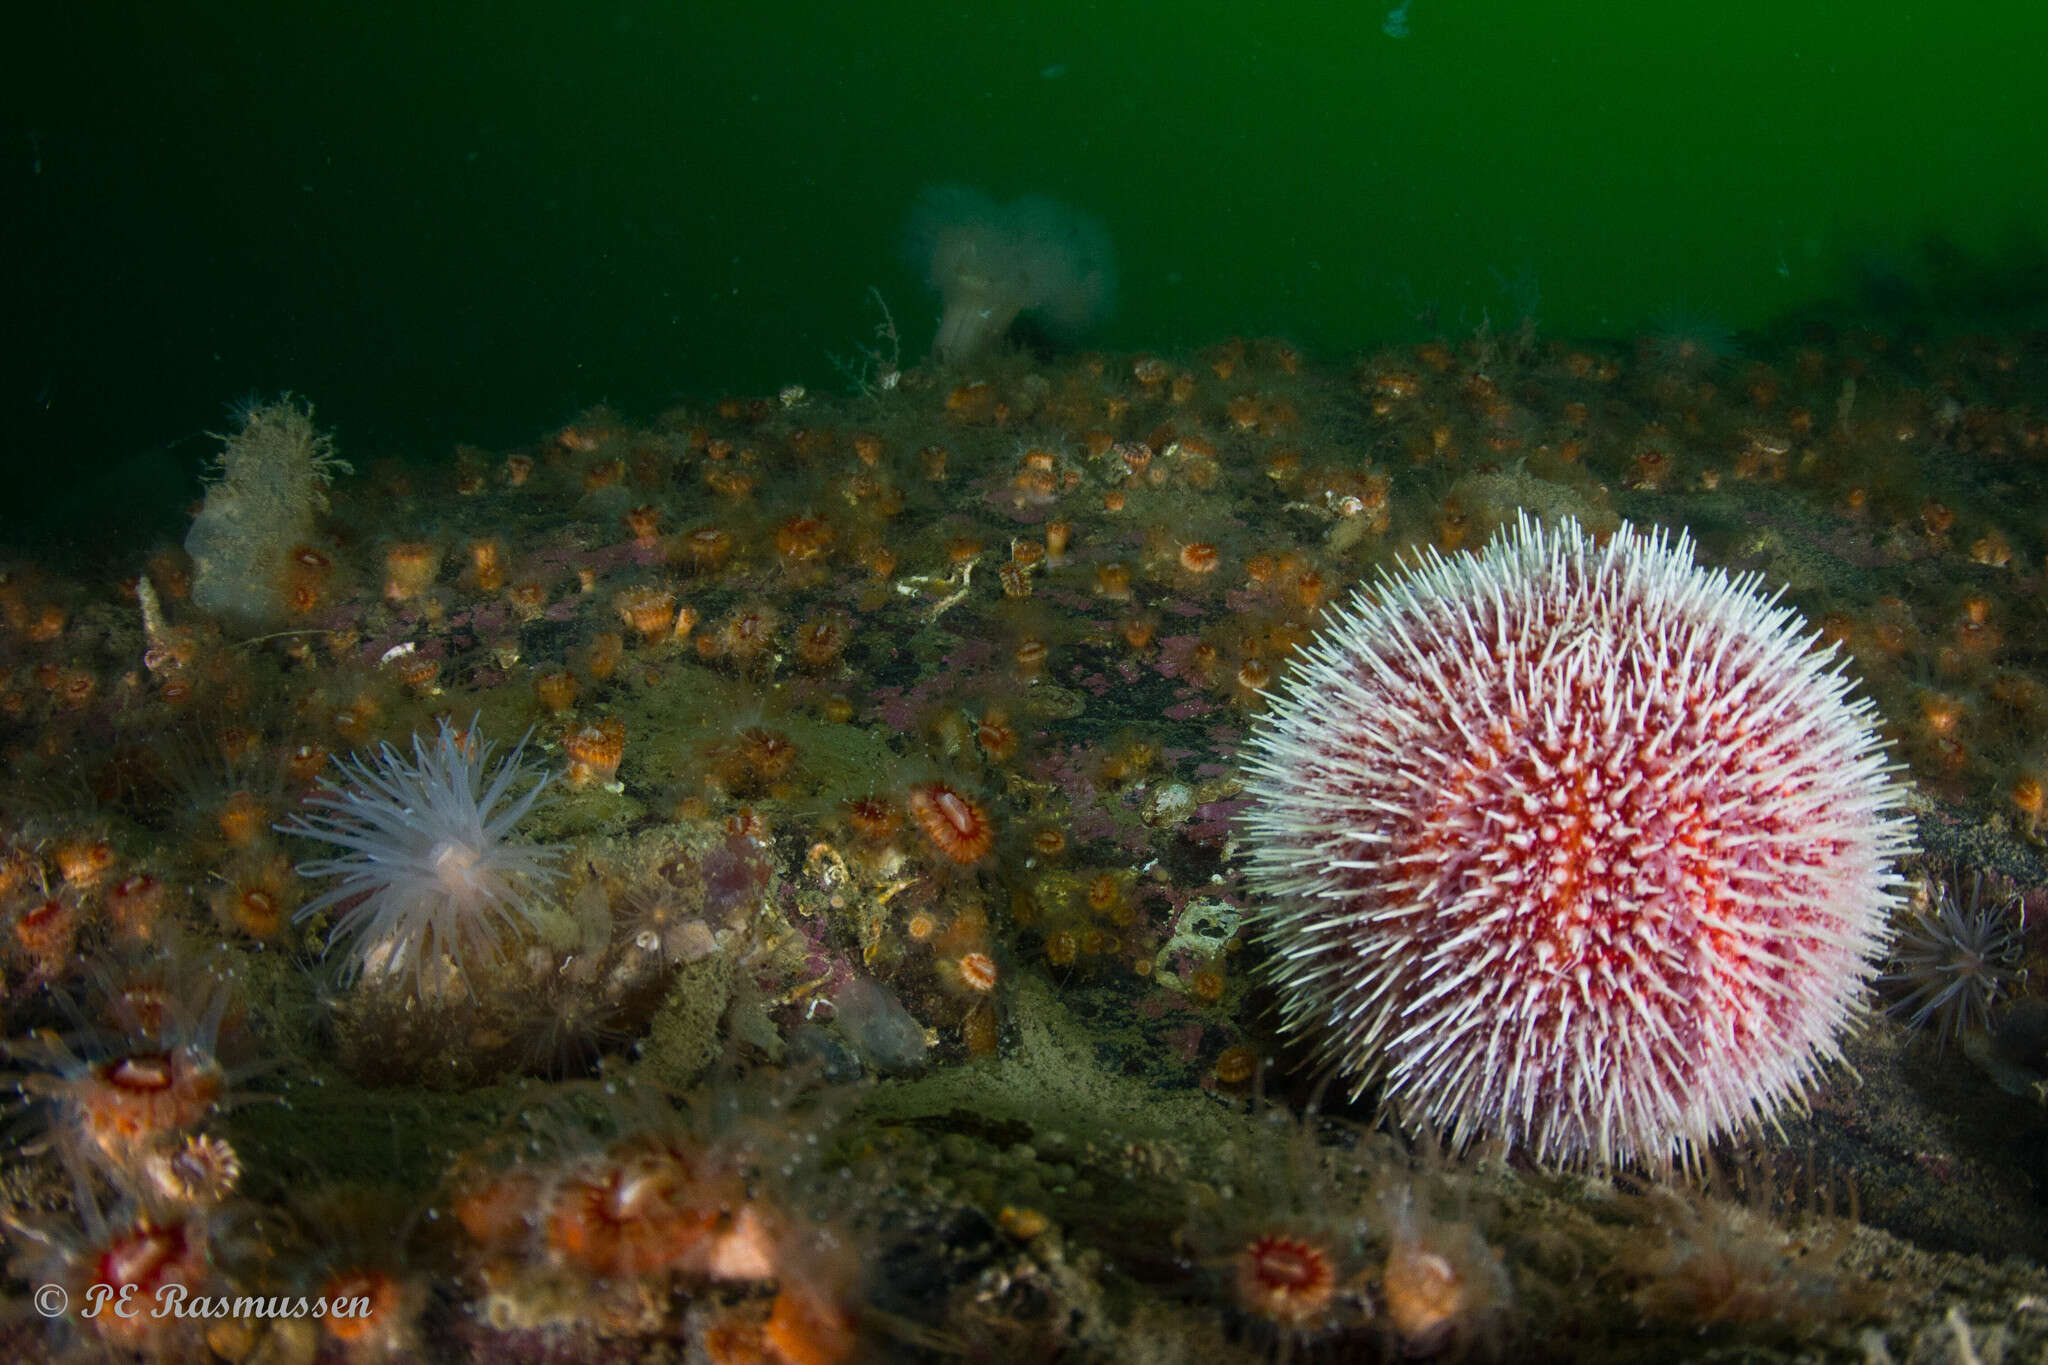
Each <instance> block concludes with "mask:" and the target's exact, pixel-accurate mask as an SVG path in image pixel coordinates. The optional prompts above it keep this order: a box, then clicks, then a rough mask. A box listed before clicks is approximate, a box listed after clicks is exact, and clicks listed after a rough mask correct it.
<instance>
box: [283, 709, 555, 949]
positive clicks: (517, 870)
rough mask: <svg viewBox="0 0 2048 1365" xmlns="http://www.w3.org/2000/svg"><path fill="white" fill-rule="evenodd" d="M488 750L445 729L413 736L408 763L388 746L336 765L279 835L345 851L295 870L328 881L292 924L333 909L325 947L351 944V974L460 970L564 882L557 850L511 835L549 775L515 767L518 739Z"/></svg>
mask: <svg viewBox="0 0 2048 1365" xmlns="http://www.w3.org/2000/svg"><path fill="white" fill-rule="evenodd" d="M472 728H474V722H472ZM494 748H496V745H494V744H485V743H480V742H478V741H477V740H476V739H475V738H474V737H473V736H471V735H466V734H461V733H458V732H457V731H456V730H455V729H454V728H453V727H452V726H450V725H449V724H448V722H447V721H446V720H443V721H442V722H441V730H440V735H439V737H438V738H437V739H436V740H435V741H434V742H433V743H431V744H429V743H428V742H426V741H425V740H423V739H422V738H421V737H420V736H419V735H417V734H415V735H414V736H413V737H412V753H413V757H412V761H411V762H407V761H406V759H405V757H404V756H403V755H402V754H400V753H399V752H398V751H397V750H396V749H393V748H392V747H391V746H390V745H389V744H385V745H383V746H382V747H381V750H380V752H379V753H378V754H377V755H376V756H375V757H374V758H363V757H353V758H341V757H337V758H336V759H335V760H334V766H335V767H336V768H338V769H339V770H340V772H341V780H339V781H336V780H334V779H332V778H327V777H323V778H321V779H320V789H319V790H318V791H315V792H313V793H311V794H310V795H308V796H307V797H306V799H305V806H306V808H307V809H306V810H305V811H304V812H302V813H301V814H298V815H294V816H293V817H292V818H291V819H289V820H286V821H284V822H283V823H282V824H280V825H278V826H277V828H278V829H279V830H280V831H281V832H283V833H286V834H297V835H301V836H303V837H305V838H308V839H317V840H320V841H321V842H323V843H328V844H333V845H335V846H336V847H338V848H340V849H342V850H344V851H343V852H342V853H341V855H340V856H338V857H333V858H319V859H315V860H313V861H311V862H303V863H300V864H299V865H298V873H299V875H300V876H301V877H316V878H317V877H332V878H335V879H336V881H335V882H334V884H333V885H332V886H330V887H329V888H328V889H327V890H326V891H324V892H322V893H321V894H320V895H318V896H316V897H314V898H313V899H312V900H310V901H308V902H306V904H305V905H303V906H301V907H300V909H299V911H298V913H297V914H296V915H295V916H294V917H293V918H294V919H295V920H301V921H303V920H305V919H308V918H310V917H312V916H314V915H317V914H319V913H320V912H321V911H323V910H328V909H332V908H335V907H340V908H341V913H340V914H339V915H338V916H337V917H336V919H335V921H334V925H333V927H332V928H331V929H330V930H329V931H328V935H327V944H328V947H329V949H330V950H331V949H332V948H333V947H334V946H335V945H336V944H338V943H343V942H346V943H348V944H349V946H350V949H351V951H352V952H353V954H354V958H353V961H351V962H350V963H348V964H347V966H346V968H345V970H346V972H347V973H348V974H349V975H354V974H355V973H357V972H359V971H360V972H364V973H366V974H367V975H370V976H387V977H388V976H396V975H397V974H398V973H400V972H401V971H403V970H405V969H406V968H407V967H410V968H411V970H412V973H413V977H414V980H415V983H417V981H418V979H419V973H420V969H421V967H422V966H423V965H425V964H429V963H432V962H435V961H437V960H438V959H439V958H441V957H447V958H448V959H450V960H451V961H453V962H454V963H455V964H456V965H457V966H458V967H464V968H467V967H468V966H470V965H472V964H473V963H474V962H475V961H476V959H477V958H478V956H479V955H489V954H495V953H496V951H497V948H498V942H499V938H500V935H501V931H502V930H503V929H505V928H508V927H509V928H510V929H512V930H513V931H514V933H518V932H519V931H521V930H522V929H524V928H526V927H528V926H530V925H531V924H532V923H533V920H534V918H535V916H536V914H537V912H538V909H539V907H538V906H537V904H536V897H538V896H541V895H543V894H544V893H545V892H546V890H547V889H548V887H549V885H550V884H551V883H553V882H554V881H555V880H556V879H557V878H558V877H560V876H561V875H562V874H561V872H560V870H559V869H558V868H556V867H555V865H554V863H555V859H556V858H557V856H558V855H559V853H560V849H559V848H555V847H552V846H547V845H540V844H530V843H524V842H521V841H519V840H517V839H514V838H513V837H512V834H513V830H514V828H515V827H516V826H517V825H518V824H519V822H520V821H521V820H522V819H524V818H525V817H526V814H527V812H529V811H530V810H532V809H533V805H534V802H536V801H537V800H539V799H540V796H541V793H542V792H543V791H544V790H546V788H547V785H548V782H549V780H550V778H551V777H552V776H553V774H551V773H548V772H545V771H543V770H541V769H540V768H538V767H536V766H532V765H528V764H526V763H525V762H524V761H523V759H524V755H525V751H526V741H525V740H524V739H522V740H520V742H519V743H518V744H517V745H516V746H514V748H513V750H512V752H511V753H509V754H506V755H505V756H504V757H503V758H501V759H499V760H498V761H497V762H496V763H495V764H493V763H492V762H491V752H492V750H493V749H494ZM515 793H516V794H515Z"/></svg>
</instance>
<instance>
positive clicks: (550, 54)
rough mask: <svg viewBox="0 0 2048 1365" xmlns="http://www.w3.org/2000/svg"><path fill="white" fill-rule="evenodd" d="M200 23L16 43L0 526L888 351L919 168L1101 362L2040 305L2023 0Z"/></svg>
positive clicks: (129, 518)
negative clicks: (1070, 295) (234, 456)
mask: <svg viewBox="0 0 2048 1365" xmlns="http://www.w3.org/2000/svg"><path fill="white" fill-rule="evenodd" d="M1386 16H1387V6H1386V3H1385V0H1373V2H1372V3H1368V4H1363V5H1352V4H1301V3H1292V4H1258V5H1254V4H1246V3H1238V4H1209V3H1185V4H1175V5H1165V4H1128V5H1109V6H1097V5H1090V4H1080V3H1038V4H1032V5H1029V6H1004V5H997V6H988V7H981V6H969V5H965V4H873V3H871V4H866V5H833V6H826V5H799V4H787V3H750V4H746V5H717V6H706V5H681V4H657V3H645V2H632V3H611V4H525V3H503V4H491V5H485V4H473V3H472V4H452V3H442V4H434V3H413V4H406V5H387V4H356V5H323V6H312V5H270V4H266V5H255V4H238V5H221V4H212V5H206V4H200V5H188V6H176V5H164V6H141V5H125V6H108V5H100V6H91V5H88V6H84V7H79V8H70V9H65V10H64V11H62V12H61V13H60V12H58V11H57V10H56V9H55V8H43V9H40V10H39V11H38V12H36V13H35V14H33V15H32V16H17V18H16V19H14V20H12V21H10V27H11V29H12V32H11V33H10V34H9V35H8V38H7V42H6V45H7V47H8V49H9V51H8V55H7V58H6V65H7V67H8V68H9V74H8V76H7V79H6V81H5V83H4V84H5V89H4V93H0V100H4V103H5V106H6V109H7V113H6V117H5V122H4V139H0V185H4V186H5V221H6V226H5V240H6V241H7V242H8V243H9V245H8V246H7V247H6V257H7V268H6V275H5V278H6V279H7V289H8V293H9V295H10V298H9V302H8V307H7V317H8V326H9V331H10V332H11V333H12V335H13V338H14V347H13V348H12V349H13V352H14V359H13V360H12V361H10V362H9V363H8V364H7V365H6V366H5V367H4V374H0V403H4V407H0V411H4V412H5V413H6V415H7V430H6V433H5V437H4V450H5V455H4V457H0V458H4V459H5V461H6V466H5V467H6V470H7V473H8V478H9V483H10V485H11V486H12V489H13V490H14V493H15V496H12V497H10V498H8V499H7V500H6V502H7V505H6V508H5V512H4V516H5V517H6V522H5V524H4V526H0V543H5V542H20V541H22V540H25V539H31V538H34V539H43V538H46V537H52V536H54V537H58V538H66V539H71V540H73V541H75V542H78V543H85V542H89V541H91V540H92V539H93V537H94V535H95V534H96V533H97V532H99V531H102V530H104V529H105V528H109V527H117V528H122V529H123V531H124V534H132V533H134V530H135V529H136V528H139V529H140V530H143V531H147V532H149V533H153V534H158V535H164V536H168V537H172V538H175V536H176V535H177V534H179V533H180V530H181V528H182V525H183V515H184V511H185V506H186V503H187V502H188V500H189V499H190V497H191V496H192V492H193V489H194V487H195V485H194V477H195V475H196V472H197V470H198V468H199V465H200V462H201V460H202V458H203V456H204V455H205V454H206V453H207V452H208V450H209V449H210V448H211V446H210V443H209V442H207V441H206V440H205V439H204V438H203V436H202V435H200V433H202V432H203V431H205V430H206V429H207V428H214V429H218V428H219V427H220V426H221V425H222V423H223V421H224V418H223V416H222V409H223V405H224V404H225V403H226V402H228V401H229V400H231V399H233V398H235V397H237V396H239V395H241V394H244V393H248V392H252V391H256V392H274V391H277V390H280V389H287V388H288V389H292V390H295V391H297V392H299V393H301V394H304V395H306V396H308V397H310V398H311V399H313V401H314V402H316V403H317V404H318V407H319V414H320V418H321V420H322V421H323V422H324V423H327V424H330V425H332V426H333V427H335V428H336V429H337V430H338V433H339V440H340V444H341V448H342V451H343V453H344V454H345V455H346V456H348V457H349V458H351V459H353V460H355V461H356V462H357V464H358V467H359V468H361V467H363V465H364V464H365V463H366V462H369V461H374V460H376V459H379V458H397V459H404V460H434V459H445V458H446V457H447V455H448V453H449V451H450V450H451V449H452V446H453V443H455V442H456V441H471V442H475V443H478V444H482V445H505V444H512V443H518V442H523V441H527V440H530V439H532V438H533V437H534V436H535V435H536V434H537V433H538V432H540V431H542V430H544V429H546V428H548V427H549V426H550V425H552V424H554V423H558V422H560V421H563V420H565V419H567V418H568V417H570V416H572V415H573V414H574V413H575V412H577V411H578V409H580V408H581V407H583V406H585V405H587V404H590V403H595V402H598V401H600V400H609V401H610V402H612V403H613V404H615V405H617V406H618V407H620V408H621V409H622V410H624V411H625V412H627V413H628V414H633V415H642V416H644V415H647V414H649V413H651V412H652V411H654V410H657V409H659V408H660V407H662V406H664V405H666V404H668V403H670V402H672V401H674V400H676V399H678V398H680V397H684V396H700V397H701V396H715V395H718V394H721V393H727V392H764V391H769V390H772V389H774V388H776V387H778V386H780V385H782V384H785V383H791V382H798V383H804V384H807V385H810V386H811V387H813V388H835V387H840V386H841V385H842V383H843V381H842V380H841V379H840V377H839V376H838V375H837V374H836V373H835V372H834V370H833V368H832V366H831V365H830V363H829V361H828V356H830V355H832V354H835V353H836V354H841V355H844V354H847V353H849V352H851V351H852V350H853V348H854V347H855V346H856V345H858V344H859V343H861V342H863V341H865V340H867V339H868V336H869V332H870V330H871V328H872V326H873V324H874V322H875V320H876V317H875V314H874V312H873V309H872V301H871V300H870V298H869V294H868V291H869V289H870V286H873V287H876V288H878V289H879V290H880V291H881V292H882V294H883V296H884V297H885V298H887V299H888V301H889V302H890V304H891V305H892V307H893V309H894V311H895V315H896V318H897V320H898V322H899V323H900V324H901V325H902V329H903V332H904V334H905V338H906V342H907V343H908V344H909V347H910V349H911V352H912V354H911V355H910V356H907V357H906V358H915V356H916V355H917V354H921V353H922V350H923V348H924V347H925V346H926V345H927V344H928V342H929V338H930V335H931V330H932V325H933V322H934V319H935V316H936V309H935V306H934V304H933V303H932V302H931V300H929V299H928V298H927V297H926V296H925V294H924V293H923V291H922V289H921V288H920V287H919V285H918V282H917V280H916V278H915V276H914V274H913V273H912V272H911V271H910V270H909V269H908V268H907V267H906V266H905V264H904V263H903V262H902V261H901V260H900V259H899V241H900V237H901V228H902V221H903V216H904V213H905V211H906V209H907V207H908V205H909V204H910V202H911V201H912V200H913V199H914V198H915V196H916V194H917V192H918V190H919V189H920V187H922V186H923V185H926V184H928V183H931V182H934V181H962V182H966V183H969V184H973V185H977V186H980V187H982V188H984V189H986V190H988V191H989V192H991V193H992V194H995V195H997V196H999V197H1002V198H1008V197H1011V196H1014V195H1017V194H1020V193H1024V192H1034V191H1035V192H1040V193H1045V194H1050V195H1053V196H1056V197H1058V198H1061V199H1064V200H1067V201H1069V202H1071V203H1074V204H1076V205H1079V206H1082V207H1085V208H1087V209H1088V210H1090V211H1092V212H1094V213H1095V214H1097V215H1099V216H1100V217H1101V218H1102V219H1104V220H1105V221H1106V222H1107V224H1108V226H1109V228H1110V230H1111V232H1112V234H1113V236H1114V239H1115V242H1116V246H1117V252H1118V258H1119V262H1120V272H1119V273H1120V290H1119V296H1120V302H1119V308H1118V311H1117V313H1116V315H1115V317H1114V318H1113V320H1112V321H1111V322H1110V324H1109V325H1108V326H1107V327H1106V328H1104V329H1103V330H1102V331H1101V333H1100V334H1099V341H1100V343H1101V344H1103V345H1106V346H1112V347H1123V348H1140V347H1143V348H1153V349H1173V348H1183V347H1191V346H1196V345H1200V344H1204V343H1207V342H1210V341H1214V340H1217V339H1219V338H1221V337H1223V336H1226V335H1229V334H1233V333H1235V334H1245V335H1251V334H1265V333H1277V334H1282V335H1285V336H1288V337H1291V338H1293V339H1294V340H1295V341H1297V342H1298V343H1299V344H1301V345H1303V346H1304V347H1306V348H1307V349H1308V350H1309V351H1310V352H1311V353H1314V354H1322V355H1342V354H1348V353H1352V352H1356V351H1360V350H1364V349H1369V348H1370V347H1372V346H1374V345H1376V344H1379V343H1381V342H1386V341H1393V340H1404V339H1412V338H1415V337H1419V336H1424V335H1429V334H1431V333H1433V332H1436V331H1442V332H1445V333H1448V334H1453V335H1456V334H1462V333H1466V332H1469V331H1470V330H1471V329H1472V328H1473V327H1475V326H1477V325H1478V324H1479V323H1480V322H1481V320H1482V319H1483V318H1484V319H1490V320H1492V321H1493V322H1495V323H1496V324H1502V323H1512V322H1513V321H1515V320H1516V319H1518V318H1519V316H1520V315H1521V313H1522V312H1524V311H1525V310H1528V309H1530V308H1533V309H1534V310H1535V311H1536V314H1537V316H1538V317H1539V318H1540V320H1541V323H1542V326H1543V329H1544V330H1545V331H1546V332H1548V333H1551V334H1568V335H1575V336H1606V337H1627V336H1629V335H1631V334H1634V333H1636V332H1638V331H1640V330H1642V329H1644V328H1646V327H1650V326H1653V325H1657V324H1656V323H1655V321H1654V320H1656V319H1658V318H1660V317H1666V316H1667V315H1668V316H1671V317H1676V318H1679V319H1681V320H1686V319H1689V320H1693V321H1695V322H1697V323H1699V324H1701V325H1706V326H1712V327H1720V328H1725V329H1754V328H1760V327H1763V326H1765V325H1767V324H1770V323H1771V322H1772V321H1773V320H1777V319H1784V318H1786V317H1789V316H1796V315H1800V314H1807V313H1812V312H1815V311H1830V312H1833V313H1836V314H1848V313H1856V312H1864V313H1870V312H1886V311H1889V312H1891V313H1894V314H1904V313H1914V314H1920V315H1924V314H1927V313H1929V312H1933V313H1940V314H1946V315H1948V316H1947V317H1946V318H1944V319H1943V320H1944V321H1946V322H1951V323H1955V324H1959V325H1981V326H1986V327H1990V326H2004V325H2012V324H2015V323H2018V324H2032V323H2038V321H2039V320H2040V318H2039V309H2038V304H2039V302H2040V289H2039V282H2040V280H2041V278H2042V271H2041V268H2040V260H2041V249H2040V246H2039V242H2040V240H2041V239H2042V237H2043V236H2044V235H2048V234H2044V233H2043V228H2044V226H2048V120H2044V117H2043V115H2044V112H2048V95H2044V93H2043V91H2044V87H2048V81H2044V79H2043V75H2042V72H2043V67H2044V64H2043V57H2044V54H2048V6H2042V5H2040V4H2038V3H2011V2H2010V0H2001V2H1997V3H1980V4H1976V5H1973V6H1970V7H1967V8H1964V7H1945V6H1937V5H1934V4H1928V3H1912V4H1903V3H1868V4H1820V3H1790V4H1783V3H1781V4H1767V3H1734V4H1714V5H1694V6H1662V5H1655V6H1653V5H1645V4H1640V3H1610V2H1607V0H1603V2H1602V3H1586V4H1552V3H1544V4H1501V3H1493V4H1481V3H1473V2H1472V0H1412V4H1411V6H1410V8H1409V11H1408V23H1409V33H1408V36H1406V37H1403V38H1393V37H1389V36H1387V34H1386V33H1385V32H1383V30H1382V25H1383V22H1384V21H1385V19H1386Z"/></svg>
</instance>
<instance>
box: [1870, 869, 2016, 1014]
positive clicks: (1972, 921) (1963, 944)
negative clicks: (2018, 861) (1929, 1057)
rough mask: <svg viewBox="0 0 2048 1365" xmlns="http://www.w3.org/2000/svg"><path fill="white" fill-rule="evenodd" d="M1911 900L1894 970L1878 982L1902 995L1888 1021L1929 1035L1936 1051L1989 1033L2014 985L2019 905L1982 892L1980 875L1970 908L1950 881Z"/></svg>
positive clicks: (1895, 945) (1975, 878) (1938, 882)
mask: <svg viewBox="0 0 2048 1365" xmlns="http://www.w3.org/2000/svg"><path fill="white" fill-rule="evenodd" d="M1916 900H1918V901H1920V903H1919V904H1918V905H1917V907H1916V908H1915V909H1914V910H1913V911H1912V912H1911V913H1910V914H1909V915H1908V916H1907V917H1906V919H1905V922H1904V923H1903V924H1902V925H1901V926H1900V928H1899V932H1898V939H1897V941H1896V942H1894V943H1893V945H1892V960H1893V964H1894V966H1895V970H1893V971H1890V972H1887V973H1886V974H1885V975H1884V976H1883V977H1881V978H1880V980H1882V981H1883V982H1884V983H1885V984H1886V985H1889V986H1894V987H1897V988H1898V989H1899V990H1900V991H1901V992H1902V993H1901V995H1900V997H1899V999H1897V1000H1896V1001H1894V1002H1893V1004H1892V1006H1891V1010H1892V1013H1894V1014H1896V1015H1898V1016H1900V1017H1901V1018H1903V1019H1905V1021H1906V1022H1907V1023H1908V1024H1910V1025H1911V1026H1912V1027H1914V1028H1916V1029H1928V1030H1931V1031H1932V1032H1933V1034H1934V1038H1935V1044H1936V1046H1937V1047H1939V1046H1941V1045H1942V1044H1944V1043H1946V1042H1947V1041H1948V1040H1949V1039H1951V1038H1953V1039H1955V1040H1957V1041H1958V1042H1960V1041H1962V1040H1964V1039H1966V1038H1968V1037H1970V1036H1971V1035H1973V1034H1981V1033H1986V1032H1988V1031H1989V1030H1990V1028H1991V1024H1992V1015H1993V1011H1994V1009H1995V1008H1996V1006H1997V1004H1998V1000H1999V998H2000V997H2001V996H2002V995H2004V994H2005V993H2006V992H2008V991H2009V990H2010V989H2011V988H2012V987H2013V985H2014V984H2015V983H2016V982H2017V981H2018V976H2017V974H2016V973H2015V971H2014V966H2015V964H2016V963H2017V962H2018V961H2019V957H2020V948H2021V943H2020V933H2019V907H2018V899H2017V897H2014V896H2011V895H2004V894H1997V893H1996V892H1995V891H1994V890H1993V889H1992V888H1987V887H1986V885H1985V879H1984V874H1983V873H1981V872H1979V873H1977V874H1975V875H1974V876H1973V877H1972V878H1971V879H1970V890H1969V896H1968V899H1967V901H1966V900H1965V899H1964V897H1963V894H1962V890H1961V888H1960V887H1959V886H1956V885H1952V884H1951V879H1950V878H1947V877H1941V878H1937V879H1933V880H1931V881H1930V882H1929V883H1928V884H1927V886H1926V888H1925V896H1924V899H1923V898H1920V897H1916Z"/></svg>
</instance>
